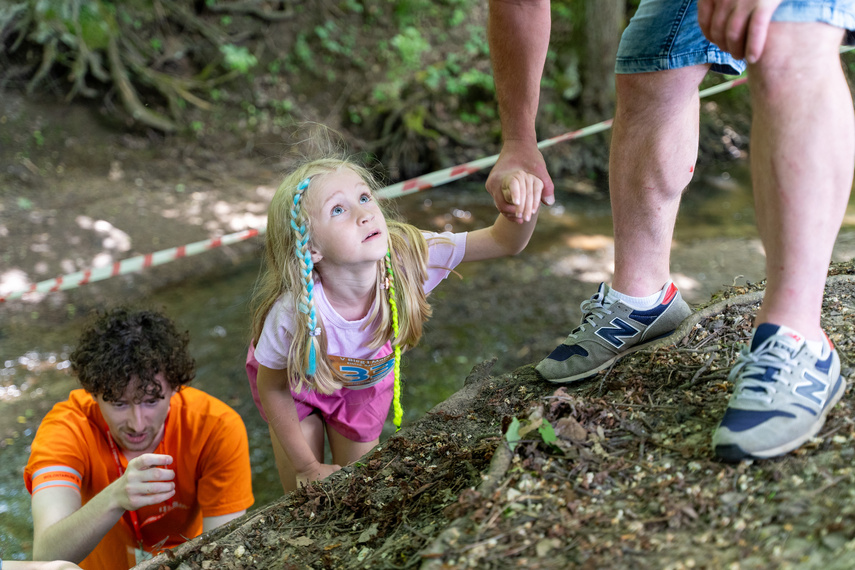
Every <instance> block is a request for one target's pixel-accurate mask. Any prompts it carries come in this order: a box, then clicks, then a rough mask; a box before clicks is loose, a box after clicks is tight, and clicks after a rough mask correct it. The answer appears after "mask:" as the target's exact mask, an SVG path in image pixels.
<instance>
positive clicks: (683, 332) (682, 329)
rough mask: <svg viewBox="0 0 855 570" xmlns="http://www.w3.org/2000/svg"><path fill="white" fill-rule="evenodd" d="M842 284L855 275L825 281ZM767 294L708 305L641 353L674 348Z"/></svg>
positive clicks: (851, 279)
mask: <svg viewBox="0 0 855 570" xmlns="http://www.w3.org/2000/svg"><path fill="white" fill-rule="evenodd" d="M840 282H855V275H848V274H839V275H831V276H829V277H828V278H827V279H826V280H825V283H826V285H831V284H834V283H840ZM765 294H766V291H765V289H764V290H761V291H752V292H750V293H744V294H742V295H736V296H735V297H728V298H727V299H722V300H721V301H717V302H715V303H712V304H710V305H707V306H706V307H702V308H701V309H698V310H697V311H695V312H693V313H692V314H691V315H689V316H688V317H686V320H684V321H683V322H682V323H680V326H678V327H677V328H676V329H675V330H674V332H672V333H671V334H670V335H668V336H666V337H664V338H662V339H659V340H658V341H656V342H654V343H652V344H651V345H650V346H648V347H647V348H645V349H644V350H643V351H641V352H645V353H647V352H653V351H656V350H659V349H660V348H665V347H669V346H674V345H676V344H677V343H678V342H679V341H680V340H682V339H683V338H685V337H686V336H688V334H689V333H690V332H692V329H693V328H695V325H697V324H699V323H700V322H701V321H703V320H704V319H708V318H710V317H713V316H715V315H718V314H719V313H721V312H723V311H724V310H726V309H727V308H728V307H733V306H738V305H753V304H755V303H760V302H761V301H762V300H763V296H764V295H765Z"/></svg>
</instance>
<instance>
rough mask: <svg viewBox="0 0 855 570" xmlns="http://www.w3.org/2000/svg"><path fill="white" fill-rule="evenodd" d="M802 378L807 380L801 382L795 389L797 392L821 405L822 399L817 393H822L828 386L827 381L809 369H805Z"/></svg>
mask: <svg viewBox="0 0 855 570" xmlns="http://www.w3.org/2000/svg"><path fill="white" fill-rule="evenodd" d="M802 378H803V379H804V380H806V382H800V383H799V385H798V386H797V387H796V389H795V392H796V394H798V395H799V396H802V397H803V398H806V399H808V400H810V401H811V402H813V403H814V404H817V405H819V406H821V405H822V400H821V399H820V398H818V397H816V395H815V394H821V393H822V392H824V391H825V390H826V388H827V387H828V386H826V384H825V382H823V381H822V379H821V378H817V377H816V376H814V375H813V374H811V373H810V372H808V371H804V372H803V373H802Z"/></svg>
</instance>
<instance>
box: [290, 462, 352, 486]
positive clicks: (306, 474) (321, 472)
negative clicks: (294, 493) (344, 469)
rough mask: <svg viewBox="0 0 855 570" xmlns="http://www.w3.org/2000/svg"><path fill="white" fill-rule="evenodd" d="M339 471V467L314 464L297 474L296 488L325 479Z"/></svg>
mask: <svg viewBox="0 0 855 570" xmlns="http://www.w3.org/2000/svg"><path fill="white" fill-rule="evenodd" d="M339 469H341V465H330V464H327V463H317V462H316V463H315V464H314V465H312V466H310V467H309V468H308V469H305V470H303V471H299V472H297V488H298V489H299V488H300V487H303V486H305V485H308V484H309V483H311V482H312V481H318V480H320V479H326V478H327V477H329V476H330V475H332V474H333V473H335V472H336V471H338V470H339Z"/></svg>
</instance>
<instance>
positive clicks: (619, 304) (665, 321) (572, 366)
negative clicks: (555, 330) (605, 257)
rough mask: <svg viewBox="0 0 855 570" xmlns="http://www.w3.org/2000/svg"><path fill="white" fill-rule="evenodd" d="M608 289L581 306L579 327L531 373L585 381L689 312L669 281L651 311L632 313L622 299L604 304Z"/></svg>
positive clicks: (551, 378)
mask: <svg viewBox="0 0 855 570" xmlns="http://www.w3.org/2000/svg"><path fill="white" fill-rule="evenodd" d="M607 293H608V288H607V285H606V284H605V283H600V287H599V289H598V290H597V293H596V294H595V295H594V296H593V297H591V298H590V299H588V300H586V301H584V302H583V303H582V305H581V309H582V323H581V324H580V325H579V326H578V327H577V328H576V329H575V330H574V331H573V332H571V333H570V335H569V336H568V337H567V340H565V341H564V343H563V344H560V345H558V348H556V349H555V350H553V351H552V354H550V355H549V356H547V357H546V358H544V359H543V360H541V361H540V363H539V364H538V365H537V366H536V367H535V369H536V370H537V371H538V372H539V373H540V375H541V376H543V377H544V378H545V379H546V380H548V381H550V382H554V383H556V384H566V383H568V382H574V381H576V380H583V379H585V378H589V377H591V376H593V375H594V374H596V373H597V372H599V371H600V370H603V369H604V368H606V367H608V366H609V365H611V364H612V362H614V361H616V360H617V359H618V358H620V357H622V356H625V355H627V354H630V353H632V352H635V351H637V350H641V349H642V348H644V347H645V346H647V345H649V344H650V343H652V342H653V341H655V340H656V339H659V338H661V337H663V336H667V335H669V334H671V333H672V332H673V331H674V329H676V328H677V326H678V325H679V324H680V323H681V322H682V321H683V319H685V318H686V317H688V316H689V315H690V314H691V313H692V309H690V308H689V305H688V304H686V302H685V301H683V297H682V296H681V295H680V292H679V291H678V290H677V286H676V285H674V284H673V283H668V284H667V285H666V286H665V287H663V288H662V292H661V293H660V295H659V299H658V301H657V303H656V305H655V306H654V307H653V308H652V309H647V310H638V309H633V308H632V307H630V306H629V305H627V304H626V303H624V302H623V301H620V300H618V301H614V302H612V303H610V304H608V305H606V304H604V301H605V298H606V294H607Z"/></svg>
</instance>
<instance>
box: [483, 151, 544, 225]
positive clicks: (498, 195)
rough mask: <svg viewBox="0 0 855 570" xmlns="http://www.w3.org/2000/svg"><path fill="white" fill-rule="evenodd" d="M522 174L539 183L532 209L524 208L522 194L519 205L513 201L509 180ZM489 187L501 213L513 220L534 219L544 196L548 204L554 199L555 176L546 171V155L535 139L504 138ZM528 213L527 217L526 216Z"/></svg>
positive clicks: (488, 180)
mask: <svg viewBox="0 0 855 570" xmlns="http://www.w3.org/2000/svg"><path fill="white" fill-rule="evenodd" d="M519 174H521V175H523V176H524V177H526V178H525V180H526V181H529V180H531V179H536V180H538V181H539V182H540V190H539V193H538V194H537V199H535V200H532V202H531V205H530V207H529V208H526V207H525V201H524V200H522V198H523V196H521V200H520V202H521V203H520V204H516V203H514V202H513V201H512V200H513V194H512V190H511V188H510V182H511V179H512V178H513V177H514V176H517V175H519ZM486 187H487V191H488V192H489V193H490V194H491V195H492V196H493V201H494V202H495V203H496V208H498V210H499V212H501V213H502V215H503V216H505V217H506V218H507V219H509V220H511V221H512V222H516V223H520V224H521V223H523V222H524V221H526V220H528V219H531V216H532V215H533V214H535V213H537V208H538V205H539V202H540V201H541V199H542V200H543V203H544V204H546V205H550V204H552V203H554V202H555V197H554V185H553V183H552V179H551V178H550V177H549V173H548V172H547V171H546V164H545V163H544V161H543V155H542V154H541V153H540V151H539V150H538V148H537V144H536V143H534V142H532V143H526V142H523V141H514V140H508V141H505V143H504V145H503V146H502V151H501V152H500V153H499V158H498V160H497V161H496V165H495V166H494V167H493V169H492V170H491V171H490V175H489V176H488V177H487V183H486ZM526 213H527V214H528V218H526Z"/></svg>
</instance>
